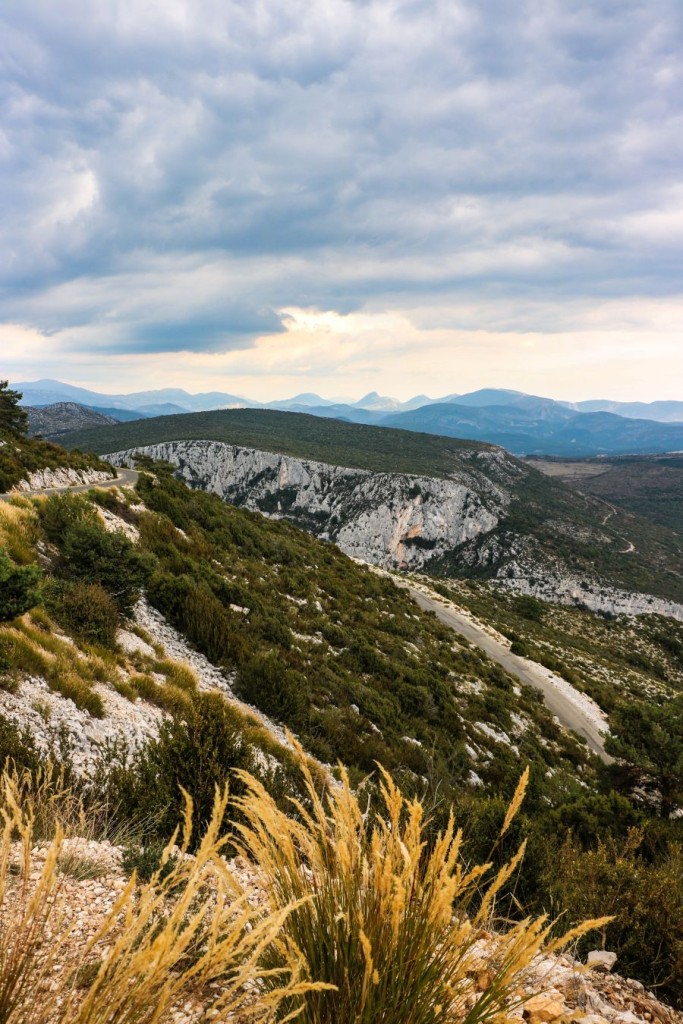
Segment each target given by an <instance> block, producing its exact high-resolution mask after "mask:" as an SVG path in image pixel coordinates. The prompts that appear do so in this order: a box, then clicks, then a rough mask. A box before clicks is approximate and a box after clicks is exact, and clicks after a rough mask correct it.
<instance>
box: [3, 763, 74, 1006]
mask: <svg viewBox="0 0 683 1024" xmlns="http://www.w3.org/2000/svg"><path fill="white" fill-rule="evenodd" d="M0 788H1V793H0V815H1V821H2V836H1V840H0V844H1V845H0V1022H1V1024H15V1022H16V1024H20V1022H23V1021H24V1020H28V1019H29V1017H28V1016H26V1014H27V1013H29V1014H30V1012H31V1011H30V1007H31V1004H33V1003H35V1002H37V1001H38V1000H39V999H40V1000H42V1002H43V1005H44V1006H47V1004H49V1003H51V999H50V996H49V993H46V992H45V991H44V990H45V989H46V987H47V984H46V983H47V979H48V978H49V977H50V976H51V974H52V970H53V966H54V965H55V963H56V962H57V961H58V960H62V959H63V957H64V956H65V949H66V940H67V938H68V930H67V929H66V928H65V927H63V925H62V922H61V920H60V914H59V897H60V876H59V872H58V860H59V856H60V854H61V850H62V844H63V832H62V830H61V828H59V827H57V828H56V831H55V834H54V838H53V841H52V843H51V845H50V849H49V851H48V854H47V857H46V859H45V861H44V864H43V866H42V869H41V870H40V872H39V874H38V877H37V879H36V878H34V877H32V875H33V863H32V848H33V842H34V816H33V810H32V808H31V806H30V805H29V807H28V808H24V807H22V806H21V804H20V802H19V799H20V795H21V794H20V792H19V791H18V790H17V788H16V785H15V780H13V779H11V778H10V777H8V776H7V775H5V776H4V777H3V778H2V781H1V782H0Z"/></svg>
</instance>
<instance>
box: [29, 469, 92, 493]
mask: <svg viewBox="0 0 683 1024" xmlns="http://www.w3.org/2000/svg"><path fill="white" fill-rule="evenodd" d="M111 477H112V474H111V473H107V472H106V471H105V470H101V469H73V468H68V467H66V466H62V467H59V468H56V469H52V468H47V469H36V470H34V471H33V472H32V473H29V475H28V476H27V477H26V478H25V479H24V480H19V481H18V482H17V483H16V484H15V485H14V487H13V490H15V491H22V492H27V491H45V490H50V489H52V488H61V487H70V486H72V485H73V486H78V485H82V484H97V483H101V481H103V480H110V479H111Z"/></svg>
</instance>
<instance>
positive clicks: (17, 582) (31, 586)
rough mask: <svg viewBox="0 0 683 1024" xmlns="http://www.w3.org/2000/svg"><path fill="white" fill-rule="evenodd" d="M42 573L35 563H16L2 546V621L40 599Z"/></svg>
mask: <svg viewBox="0 0 683 1024" xmlns="http://www.w3.org/2000/svg"><path fill="white" fill-rule="evenodd" d="M41 576H42V573H41V571H40V569H39V568H38V567H37V566H35V565H16V564H15V562H13V561H12V559H11V558H9V557H8V555H7V554H6V553H5V551H4V549H3V548H0V622H9V621H11V620H12V619H16V618H17V616H19V615H23V614H24V612H27V611H29V609H31V608H33V606H34V605H36V604H38V602H39V600H40V590H39V587H38V584H39V582H40V579H41Z"/></svg>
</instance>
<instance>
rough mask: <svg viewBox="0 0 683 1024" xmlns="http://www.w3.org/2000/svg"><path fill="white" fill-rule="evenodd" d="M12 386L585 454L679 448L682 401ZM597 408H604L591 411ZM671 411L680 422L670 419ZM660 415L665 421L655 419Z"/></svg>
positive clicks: (490, 393)
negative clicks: (352, 397)
mask: <svg viewBox="0 0 683 1024" xmlns="http://www.w3.org/2000/svg"><path fill="white" fill-rule="evenodd" d="M17 387H18V388H19V389H20V390H21V389H23V392H24V402H25V403H30V404H33V405H38V406H40V405H45V404H46V403H47V402H50V403H52V402H56V401H71V402H73V401H76V402H80V403H81V404H85V405H87V406H89V407H90V408H94V409H103V410H104V409H106V410H108V411H110V412H111V413H113V414H114V416H116V407H117V406H118V407H120V408H121V410H122V411H125V412H126V413H127V414H128V416H130V414H131V413H135V414H137V415H139V416H140V417H143V416H144V417H153V416H165V415H177V414H182V413H184V412H192V411H194V412H204V411H210V410H215V409H234V408H242V409H246V408H252V409H255V408H260V409H272V410H280V411H288V412H301V413H307V414H308V415H313V416H318V417H323V418H334V419H341V420H347V421H348V422H350V423H363V424H366V425H376V426H390V427H394V428H399V429H402V430H415V431H421V432H427V433H434V434H441V435H446V436H453V437H463V438H468V439H471V440H481V441H487V442H489V443H493V444H499V445H502V446H503V447H504V448H507V449H508V450H509V451H512V452H513V453H514V454H517V455H556V456H568V455H569V456H591V455H598V454H604V455H614V454H624V453H636V454H638V453H651V452H668V451H676V450H683V402H659V403H652V404H651V405H647V404H645V403H626V404H625V409H626V410H627V411H626V413H625V415H623V416H622V415H619V410H620V407H621V403H618V402H579V403H571V402H558V401H555V400H553V399H549V398H542V397H540V396H535V395H526V394H524V393H522V392H518V391H509V390H504V389H495V388H484V389H481V390H479V391H475V392H472V393H470V394H466V395H454V394H453V395H448V396H446V397H445V398H441V399H436V400H432V399H429V398H427V396H425V395H420V396H415V397H414V398H412V399H410V400H408V401H407V402H400V401H398V400H396V399H393V398H389V397H386V396H382V395H379V394H377V392H370V393H369V394H367V395H365V396H364V397H363V398H361V399H360V400H359V401H357V402H348V403H340V402H335V401H331V400H327V399H322V398H320V397H319V396H318V395H315V394H310V393H307V394H301V395H297V396H295V397H294V398H292V399H288V400H282V401H275V402H264V403H259V402H254V401H252V400H250V399H246V398H241V397H239V396H236V395H232V394H228V393H223V392H208V393H205V394H199V395H190V394H188V393H187V392H186V391H183V390H182V389H178V388H165V389H161V390H159V391H142V392H137V393H135V394H130V395H103V394H99V393H97V392H91V391H87V390H85V389H83V388H74V387H72V386H71V385H63V384H61V383H60V382H59V381H50V380H47V381H38V382H35V383H22V384H19V385H17ZM59 396H61V397H59ZM603 408H604V409H605V410H609V411H597V410H602V409H603ZM677 410H678V412H677ZM648 411H649V412H650V413H651V415H650V416H649V417H648ZM679 414H680V415H679ZM677 415H678V416H679V420H680V421H681V422H679V421H678V420H676V416H677ZM660 417H661V418H662V419H663V420H664V422H659V418H660ZM117 418H122V417H117Z"/></svg>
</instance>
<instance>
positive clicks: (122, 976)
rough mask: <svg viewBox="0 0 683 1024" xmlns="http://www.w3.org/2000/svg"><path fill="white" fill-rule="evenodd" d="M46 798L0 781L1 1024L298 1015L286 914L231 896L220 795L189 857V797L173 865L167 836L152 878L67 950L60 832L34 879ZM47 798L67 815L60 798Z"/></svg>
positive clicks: (296, 963) (126, 892)
mask: <svg viewBox="0 0 683 1024" xmlns="http://www.w3.org/2000/svg"><path fill="white" fill-rule="evenodd" d="M44 793H45V789H44V787H43V786H42V785H41V784H38V786H37V787H32V785H31V783H30V781H29V780H28V779H27V778H26V777H23V776H22V777H17V776H16V775H13V774H12V773H7V772H6V773H5V774H4V775H3V777H2V781H1V793H0V813H1V815H2V819H1V820H2V825H1V834H0V921H1V923H2V928H1V929H0V1024H48V1022H49V1024H155V1022H157V1021H165V1020H168V1019H169V1017H168V1013H169V1011H170V1010H171V1008H173V1007H177V1006H179V1005H181V1004H183V1003H184V1002H185V1001H186V1000H187V999H193V1000H195V1001H197V1002H199V1004H200V1005H201V1006H202V1008H203V1010H204V1012H205V1013H206V1014H207V1015H208V1016H207V1019H211V1020H213V1021H216V1022H219V1024H220V1022H222V1021H226V1020H233V1019H234V1017H233V1016H231V1015H233V1014H239V1019H240V1020H244V1021H246V1020H259V1021H269V1020H270V1021H272V1020H274V1019H275V1014H276V1011H277V1009H278V1007H280V1006H281V1004H282V1003H283V1000H285V999H286V1000H287V1002H288V1005H289V1006H291V1007H292V1008H293V1009H295V1010H296V1009H298V1007H299V1005H300V1004H301V1001H302V1000H303V998H304V997H305V995H306V994H307V992H308V991H309V990H310V989H311V988H312V987H315V986H311V985H310V983H309V982H308V981H307V980H306V979H305V977H304V973H303V968H302V964H301V960H300V957H299V956H298V955H297V953H296V951H295V950H293V949H292V948H291V947H290V946H288V944H287V942H286V939H285V938H284V937H283V925H284V922H285V920H286V918H287V915H288V914H289V913H290V910H291V908H282V909H280V910H278V911H276V912H274V913H272V914H269V915H264V914H263V913H262V912H259V911H257V910H255V909H254V908H253V907H252V906H250V904H249V902H248V901H247V898H246V896H245V895H244V894H242V893H240V892H238V891H237V890H236V886H235V883H234V880H233V878H232V876H231V874H230V873H229V871H228V869H227V866H226V863H225V861H224V859H223V858H222V855H221V853H222V849H223V845H224V843H225V839H224V838H221V837H220V835H219V827H220V822H221V821H222V819H223V815H224V812H225V806H226V801H227V795H225V794H224V795H217V797H216V805H215V808H214V814H213V818H212V821H211V823H210V825H209V827H208V829H207V831H206V833H205V835H204V836H203V838H202V841H201V843H200V845H199V848H198V850H197V852H196V853H195V855H194V856H188V855H187V849H188V847H189V843H190V829H191V825H190V822H191V817H192V813H191V812H192V807H191V801H190V800H189V798H188V803H187V813H186V816H185V822H184V826H183V829H182V839H181V848H180V855H178V856H174V857H173V858H172V857H171V851H172V848H173V846H174V844H175V841H176V839H177V836H174V837H173V840H172V842H171V843H169V846H168V847H167V849H166V851H165V853H164V857H163V858H162V867H161V868H160V870H159V871H158V872H157V873H156V874H155V875H154V876H153V877H152V879H151V880H150V881H149V882H148V883H146V884H144V885H138V884H137V881H136V878H135V877H134V876H133V877H132V878H131V879H130V881H129V883H128V884H127V885H126V886H125V888H124V889H123V891H122V892H121V893H120V895H119V896H118V898H117V899H116V901H115V903H114V904H113V906H112V907H111V909H110V910H109V911H108V912H107V913H106V914H105V915H104V918H103V920H102V921H101V923H100V925H99V927H98V929H97V931H96V932H95V934H93V935H91V936H90V937H89V939H88V940H87V941H86V942H85V943H80V944H77V945H74V943H73V942H72V941H71V936H70V931H69V928H68V927H67V926H66V925H65V924H64V919H63V918H62V916H61V915H60V896H61V895H62V887H63V882H64V878H65V875H64V873H63V872H60V861H61V860H63V854H64V830H63V828H62V827H61V826H60V825H59V824H57V825H56V828H55V831H54V835H53V838H52V841H51V842H50V844H49V846H48V849H47V852H46V854H45V855H44V860H42V859H41V864H42V866H41V867H40V868H39V869H38V870H37V866H36V861H35V855H34V852H33V850H34V843H35V838H36V836H35V830H36V818H35V815H36V808H37V805H38V800H39V799H41V798H42V795H44ZM54 798H55V807H56V806H58V804H59V801H60V799H61V798H64V799H65V800H66V808H65V809H66V814H67V815H70V814H72V812H73V808H69V806H68V797H67V794H66V793H65V792H63V793H58V792H57V791H55V793H54ZM176 852H177V851H176ZM273 944H275V945H277V948H278V949H279V950H280V951H281V954H282V963H281V964H280V966H279V968H278V970H277V973H276V974H273V973H272V972H270V971H268V985H267V987H266V986H265V985H264V984H263V979H264V975H265V973H266V969H265V967H264V966H263V963H262V954H263V951H264V949H266V948H270V947H271V946H272V945H273ZM103 951H104V955H102V952H103ZM57 968H58V969H57ZM84 978H87V982H88V983H87V985H86V986H85V987H83V979H84ZM48 979H49V981H48ZM37 993H40V995H39V996H37ZM278 1019H281V1020H284V1019H286V1017H285V1016H284V1015H283V1016H281V1017H279V1018H278Z"/></svg>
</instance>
